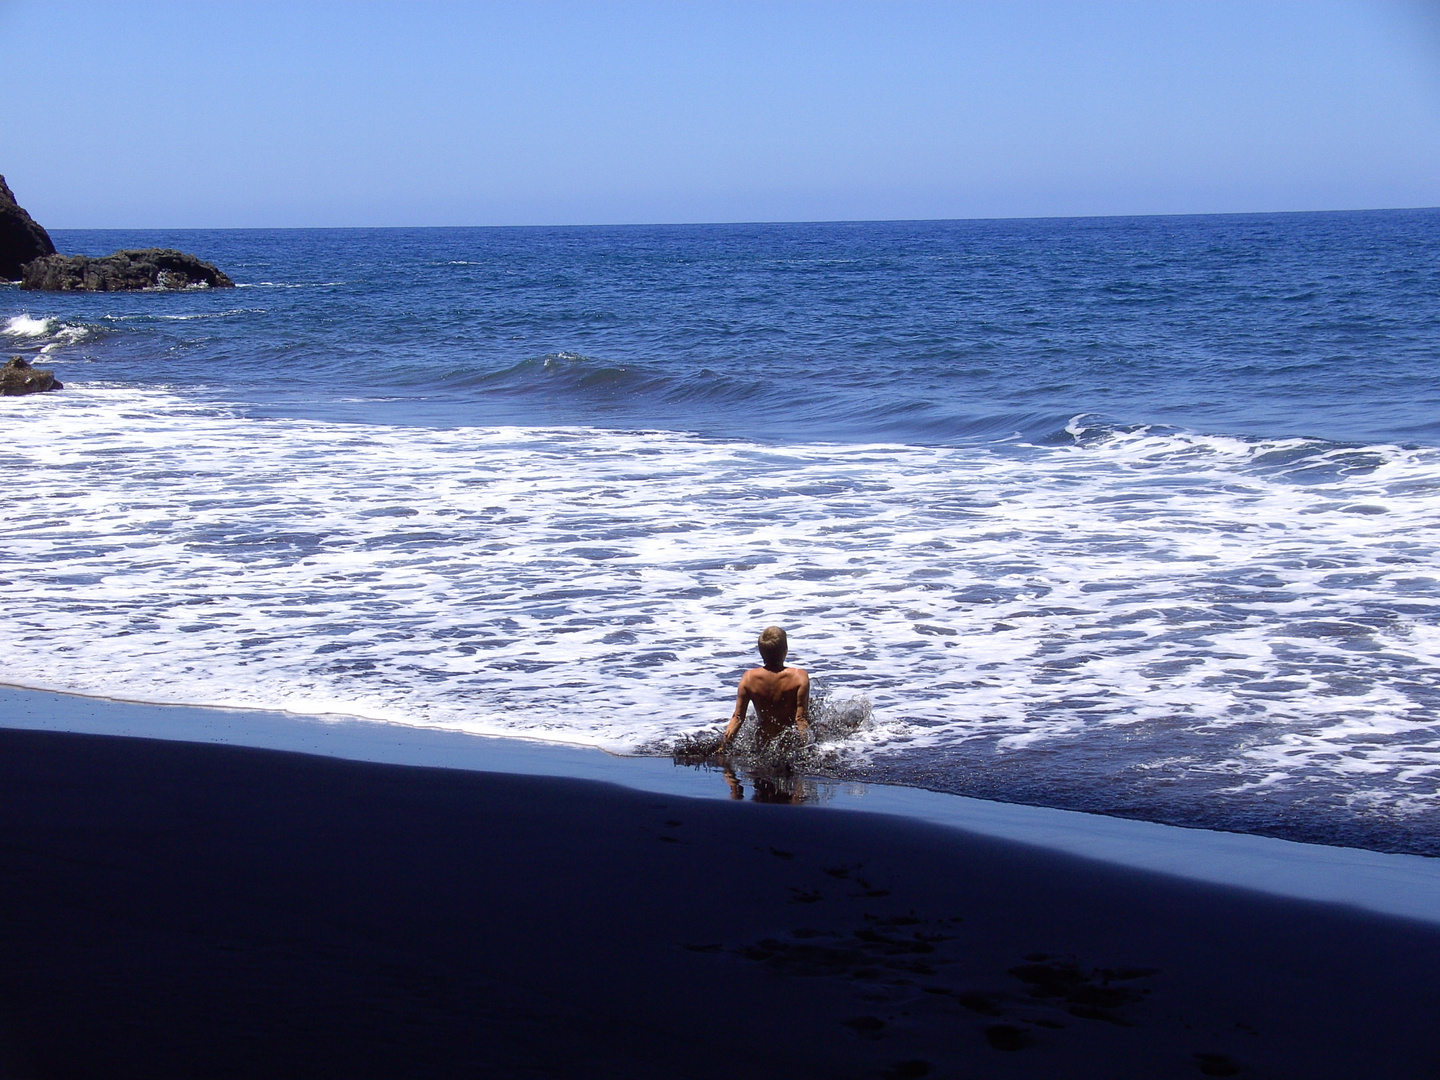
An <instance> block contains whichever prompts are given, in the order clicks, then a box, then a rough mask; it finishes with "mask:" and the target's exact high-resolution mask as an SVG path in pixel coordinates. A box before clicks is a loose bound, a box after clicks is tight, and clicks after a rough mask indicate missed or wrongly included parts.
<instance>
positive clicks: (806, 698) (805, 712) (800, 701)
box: [795, 672, 810, 735]
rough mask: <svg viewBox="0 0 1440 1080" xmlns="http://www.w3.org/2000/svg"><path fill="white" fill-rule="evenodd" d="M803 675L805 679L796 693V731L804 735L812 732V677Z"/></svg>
mask: <svg viewBox="0 0 1440 1080" xmlns="http://www.w3.org/2000/svg"><path fill="white" fill-rule="evenodd" d="M801 674H802V675H803V676H804V677H803V678H802V679H801V680H800V688H799V689H798V690H797V691H796V692H795V729H796V730H797V731H799V732H800V734H801V735H804V734H805V733H806V732H808V731H809V730H810V676H809V675H805V673H804V672H801Z"/></svg>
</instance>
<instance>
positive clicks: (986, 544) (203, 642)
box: [0, 212, 1440, 853]
mask: <svg viewBox="0 0 1440 1080" xmlns="http://www.w3.org/2000/svg"><path fill="white" fill-rule="evenodd" d="M167 240H169V241H171V242H177V243H179V244H180V246H183V247H185V248H187V249H189V250H195V251H197V252H199V253H200V254H202V255H203V256H206V257H210V258H212V259H214V260H215V261H217V262H218V263H220V265H221V266H222V268H224V269H225V270H227V272H229V273H231V274H232V276H234V277H235V278H236V279H237V280H238V281H241V282H242V283H243V284H244V286H246V287H242V288H240V289H237V290H234V291H228V290H227V291H224V292H220V291H217V292H214V293H209V294H205V293H187V294H183V295H154V294H147V295H140V296H63V297H54V296H39V295H36V294H26V293H21V292H19V291H18V290H6V291H0V305H3V306H0V343H3V344H4V345H6V346H9V347H10V348H11V349H12V350H19V351H22V352H24V353H26V354H27V355H29V356H31V357H32V358H33V357H35V356H36V355H37V354H38V355H40V356H41V357H42V358H43V361H44V363H45V364H46V365H47V366H52V367H54V368H55V370H56V374H57V375H59V376H60V377H61V378H62V379H63V380H64V381H65V382H66V385H67V387H68V389H67V390H65V391H64V392H62V393H61V394H56V395H51V396H47V397H45V398H43V399H6V400H3V401H0V416H3V423H4V425H5V430H6V434H7V439H8V442H9V445H10V452H11V465H12V469H13V470H15V475H18V476H21V477H23V478H24V481H23V482H22V483H19V484H12V485H10V486H9V487H7V489H6V491H5V493H4V495H3V496H0V505H3V507H4V514H3V525H0V581H3V582H4V583H5V584H4V585H3V587H4V588H5V590H6V597H7V600H6V605H5V610H4V614H3V617H0V645H3V646H4V647H5V648H6V649H7V655H16V656H33V657H37V658H42V657H43V661H38V660H37V663H36V665H35V668H34V671H35V672H36V676H37V677H36V678H34V679H29V678H27V679H24V680H17V681H26V682H32V683H34V684H37V685H45V686H50V687H53V688H57V689H71V690H79V691H83V692H87V693H104V694H111V695H115V696H120V697H132V698H140V699H145V700H166V701H187V702H197V703H208V704H230V705H245V706H251V707H259V708H286V709H291V710H296V711H311V712H341V713H357V714H361V715H366V716H373V717H378V718H383V719H388V720H392V721H395V722H399V723H406V724H422V725H435V726H442V727H452V728H457V729H461V730H467V731H475V732H485V733H493V734H509V735H522V736H534V737H540V738H546V739H554V740H562V741H573V742H584V743H590V744H593V745H599V746H603V747H605V748H607V749H612V750H621V751H625V750H633V749H635V748H637V747H640V746H642V745H647V744H654V743H655V742H656V740H665V739H671V738H674V737H675V736H677V735H679V734H682V733H684V732H686V731H693V730H695V729H696V728H698V727H702V726H704V725H706V724H710V723H713V722H714V721H717V720H719V719H720V718H721V717H723V716H724V715H726V714H728V712H729V708H730V703H731V693H732V688H733V683H734V680H735V678H736V677H737V676H738V674H739V672H740V671H741V670H743V668H744V667H746V666H748V665H749V664H750V662H751V655H752V652H753V645H752V642H753V638H754V635H755V633H756V632H757V631H758V629H759V628H760V627H762V626H764V625H766V624H767V623H770V622H779V623H781V624H783V625H785V626H786V627H787V629H789V631H790V637H791V642H792V649H793V653H792V660H793V662H796V663H800V664H803V665H805V666H807V667H809V668H811V669H812V671H813V672H814V673H815V674H816V676H817V677H818V678H820V679H821V680H822V681H823V682H824V683H825V685H827V686H829V687H830V688H831V690H832V692H833V693H834V694H836V695H837V696H839V697H846V696H854V695H864V696H866V697H868V698H869V699H870V700H871V701H872V702H873V706H874V712H873V720H872V722H871V723H870V724H869V725H867V726H866V727H865V728H864V729H862V730H861V731H860V732H858V733H857V734H856V735H855V736H854V737H852V738H850V739H847V740H845V741H844V742H843V744H841V745H839V746H837V747H836V748H835V750H834V752H833V753H832V754H830V755H829V756H828V757H827V760H826V762H825V768H826V769H827V770H829V771H830V772H832V773H834V774H836V775H845V776H857V777H866V778H872V779H882V780H891V781H898V782H903V783H910V784H916V785H921V786H927V787H932V788H936V789H940V790H946V791H956V792H963V793H967V794H975V795H982V796H985V797H989V798H1000V799H1009V800H1013V801H1027V802H1034V803H1039V804H1045V805H1058V806H1068V807H1075V808H1083V809H1091V810H1098V811H1102V812H1109V813H1120V814H1125V815H1131V816H1140V817H1146V818H1150V819H1154V820H1162V821H1174V822H1181V823H1187V824H1202V825H1208V826H1211V827H1216V828H1229V829H1238V830H1244V831H1260V832H1268V833H1273V834H1280V835H1286V836H1292V837H1295V838H1304V839H1312V840H1322V841H1326V842H1342V843H1352V844H1359V845H1362V846H1370V847H1377V848H1383V849H1397V850H1413V851H1425V852H1430V853H1435V852H1437V851H1440V839H1437V831H1436V828H1435V824H1436V820H1437V818H1436V814H1437V803H1436V800H1437V794H1440V778H1437V777H1440V732H1437V730H1436V726H1435V722H1434V714H1435V705H1436V701H1437V696H1440V691H1437V690H1436V686H1437V685H1440V683H1437V679H1436V676H1437V674H1440V574H1437V544H1440V468H1437V464H1440V457H1437V451H1436V449H1434V446H1435V445H1436V444H1437V443H1440V438H1437V435H1440V426H1437V421H1436V420H1435V417H1436V416H1437V413H1436V411H1435V406H1436V404H1437V398H1440V389H1437V386H1436V380H1435V378H1434V374H1433V363H1434V358H1435V356H1436V355H1437V345H1440V326H1437V316H1436V309H1435V306H1434V304H1433V296H1434V295H1436V291H1435V288H1434V286H1435V284H1436V283H1437V281H1440V256H1437V252H1440V214H1435V213H1433V212H1418V213H1411V214H1380V215H1294V216H1283V217H1278V218H1215V219H1137V220H1134V221H1130V222H1100V223H1096V222H1070V223H1066V222H1048V223H1023V222H1020V223H938V224H934V225H927V224H923V223H921V224H912V225H894V226H793V227H792V226H785V227H753V228H749V227H733V228H721V227H715V228H713V229H693V230H643V229H642V230H614V229H597V230H428V231H427V230H419V231H403V230H396V231H380V232H373V233H372V232H356V233H343V232H342V233H330V232H323V233H211V234H192V235H189V236H182V237H178V238H173V237H165V236H160V235H147V236H145V237H144V238H143V242H146V243H150V242H164V241H167ZM57 242H58V243H59V244H60V246H61V247H62V249H67V250H89V249H93V250H101V249H104V250H109V248H111V247H114V246H117V245H118V244H119V243H138V242H141V238H136V237H133V236H114V235H107V234H59V235H57ZM381 254H383V256H384V257H383V259H382V258H381V257H380V255H381ZM466 254H471V255H474V256H475V258H473V259H466V258H463V257H462V256H463V255H466ZM265 282H270V283H271V284H265ZM742 434H743V437H740V436H741V435H742Z"/></svg>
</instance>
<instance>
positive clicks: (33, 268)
mask: <svg viewBox="0 0 1440 1080" xmlns="http://www.w3.org/2000/svg"><path fill="white" fill-rule="evenodd" d="M234 285H235V282H233V281H231V280H230V279H229V278H228V277H227V276H226V275H225V274H224V273H222V272H221V270H220V268H219V267H217V266H216V265H215V264H214V263H208V262H205V261H204V260H202V259H197V258H196V257H195V256H194V255H186V254H185V253H184V252H183V251H176V250H175V249H174V248H144V249H141V250H134V251H117V252H115V254H113V255H105V256H102V257H101V258H91V257H90V256H88V255H47V256H45V257H44V258H42V259H35V260H33V261H31V262H29V263H26V264H25V270H24V276H23V278H22V279H21V282H20V287H21V288H22V289H38V290H41V291H44V292H124V291H131V290H135V289H195V288H217V289H228V288H233V287H234Z"/></svg>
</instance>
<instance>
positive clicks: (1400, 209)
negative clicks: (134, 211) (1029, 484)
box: [46, 205, 1440, 232]
mask: <svg viewBox="0 0 1440 1080" xmlns="http://www.w3.org/2000/svg"><path fill="white" fill-rule="evenodd" d="M1433 210H1440V205H1434V206H1372V207H1347V208H1331V209H1324V210H1218V211H1210V210H1201V211H1193V210H1187V211H1166V212H1162V213H1150V214H1145V213H1118V212H1117V213H1108V214H1107V213H1102V214H997V215H991V216H979V217H918V218H909V217H894V218H792V219H779V218H772V219H748V220H738V219H737V220H729V221H623V222H617V221H611V222H574V221H572V222H523V223H508V224H496V223H492V224H483V225H477V224H463V225H462V224H450V225H55V226H46V229H47V231H49V230H50V229H54V230H55V231H57V232H222V231H224V232H231V231H233V232H240V231H244V230H264V231H268V232H284V231H291V232H304V231H312V230H313V231H321V230H329V231H345V230H348V231H356V232H358V231H362V230H376V229H412V230H413V229H662V228H707V227H716V226H739V227H746V226H757V225H911V224H914V225H921V224H950V223H961V222H964V223H978V222H996V221H1012V222H1021V221H1099V220H1125V219H1131V218H1212V217H1280V216H1283V215H1303V214H1384V213H1417V212H1422V211H1433Z"/></svg>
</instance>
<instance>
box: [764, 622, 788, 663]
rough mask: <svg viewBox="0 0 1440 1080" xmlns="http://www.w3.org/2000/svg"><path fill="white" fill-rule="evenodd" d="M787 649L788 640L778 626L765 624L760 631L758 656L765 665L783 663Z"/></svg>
mask: <svg viewBox="0 0 1440 1080" xmlns="http://www.w3.org/2000/svg"><path fill="white" fill-rule="evenodd" d="M789 651H790V642H789V640H788V639H787V638H786V637H785V631H784V630H782V629H780V627H778V626H767V627H766V628H765V629H764V630H761V631H760V657H761V659H762V660H764V661H765V664H766V666H767V667H768V666H770V665H772V664H777V665H778V664H783V663H785V656H786V654H787V653H788V652H789Z"/></svg>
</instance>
